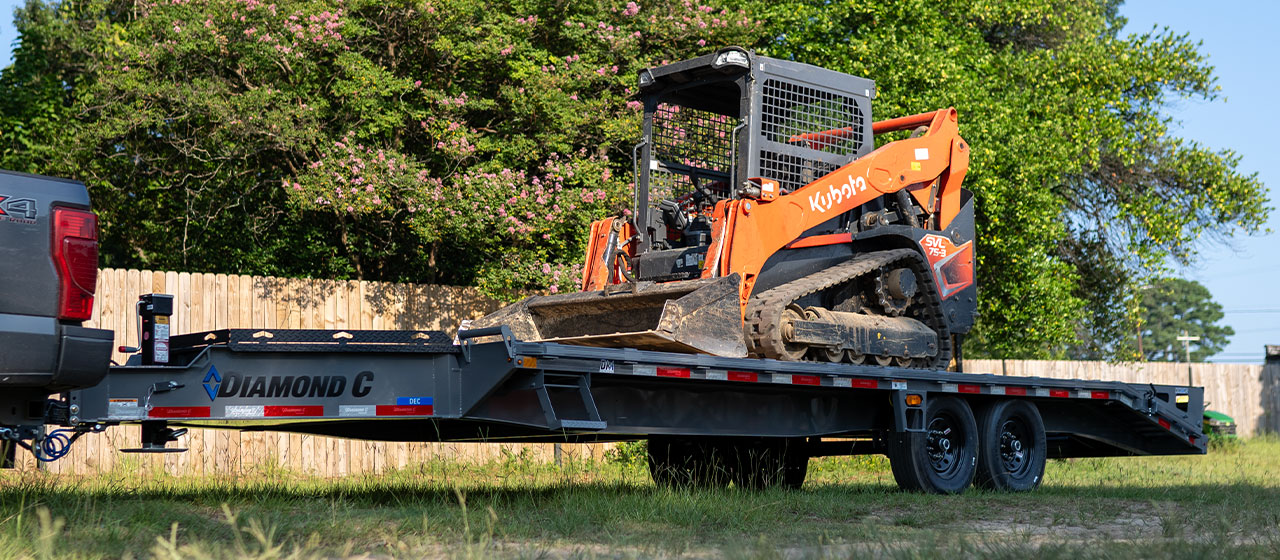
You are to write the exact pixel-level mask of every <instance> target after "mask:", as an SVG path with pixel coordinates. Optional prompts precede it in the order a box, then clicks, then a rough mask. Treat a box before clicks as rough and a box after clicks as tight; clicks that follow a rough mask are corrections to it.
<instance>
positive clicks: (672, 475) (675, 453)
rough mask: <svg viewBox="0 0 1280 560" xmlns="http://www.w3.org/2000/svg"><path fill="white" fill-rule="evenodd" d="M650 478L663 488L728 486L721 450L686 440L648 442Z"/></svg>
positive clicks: (673, 439)
mask: <svg viewBox="0 0 1280 560" xmlns="http://www.w3.org/2000/svg"><path fill="white" fill-rule="evenodd" d="M648 447H649V450H648V455H649V476H651V477H653V482H654V484H657V485H658V486H664V487H669V488H670V487H700V488H718V487H724V486H727V485H728V484H729V478H730V473H729V470H728V468H727V465H726V464H725V463H726V462H725V456H726V450H725V449H724V448H723V446H718V445H714V444H712V443H710V442H706V441H698V440H690V439H687V438H672V437H655V438H649V445H648Z"/></svg>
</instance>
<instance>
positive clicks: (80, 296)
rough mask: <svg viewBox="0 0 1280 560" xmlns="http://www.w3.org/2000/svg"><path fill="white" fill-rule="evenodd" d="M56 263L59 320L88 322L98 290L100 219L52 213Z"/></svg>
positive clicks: (71, 212) (69, 210)
mask: <svg viewBox="0 0 1280 560" xmlns="http://www.w3.org/2000/svg"><path fill="white" fill-rule="evenodd" d="M53 262H54V264H55V265H56V266H57V267H58V318H59V319H67V320H72V321H85V320H88V319H89V317H90V316H91V315H93V294H94V292H95V291H96V290H97V289H98V218H97V216H94V215H93V212H90V211H88V210H77V209H75V208H55V209H54V210H53Z"/></svg>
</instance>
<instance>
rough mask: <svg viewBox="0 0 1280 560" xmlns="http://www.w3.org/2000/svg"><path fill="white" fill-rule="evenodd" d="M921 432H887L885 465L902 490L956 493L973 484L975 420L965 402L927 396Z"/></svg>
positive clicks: (976, 431) (950, 398)
mask: <svg viewBox="0 0 1280 560" xmlns="http://www.w3.org/2000/svg"><path fill="white" fill-rule="evenodd" d="M924 425H925V431H924V432H923V433H922V432H907V433H901V434H899V433H895V434H891V436H890V438H889V442H888V443H889V446H888V455H889V464H890V466H891V467H892V470H893V478H894V480H896V481H897V482H898V486H899V487H900V488H902V489H903V490H907V491H913V492H926V493H929V494H959V493H961V492H964V491H965V489H967V488H968V487H969V485H970V484H972V483H973V480H974V476H975V475H976V473H977V463H978V423H977V421H976V420H975V419H974V417H973V410H971V409H970V408H969V404H968V403H966V402H965V401H963V400H961V399H958V398H955V397H935V398H932V399H929V401H928V402H927V403H926V404H925V410H924Z"/></svg>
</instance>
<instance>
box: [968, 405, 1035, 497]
mask: <svg viewBox="0 0 1280 560" xmlns="http://www.w3.org/2000/svg"><path fill="white" fill-rule="evenodd" d="M978 426H979V429H980V430H981V438H980V441H981V445H982V447H981V449H980V450H979V452H978V474H977V479H976V480H975V483H976V484H977V485H978V486H980V487H983V488H990V489H993V490H1007V491H1011V492H1025V491H1028V490H1034V489H1035V488H1036V487H1037V486H1039V485H1040V480H1041V479H1043V478H1044V465H1045V447H1046V445H1045V435H1044V420H1043V419H1042V418H1040V411H1039V410H1038V409H1036V406H1035V405H1034V404H1032V403H1029V402H1026V401H1015V400H1008V401H1000V402H997V403H995V404H993V405H991V406H990V407H988V408H987V409H986V410H983V411H982V412H981V414H980V420H979V423H978Z"/></svg>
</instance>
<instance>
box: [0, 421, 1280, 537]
mask: <svg viewBox="0 0 1280 560" xmlns="http://www.w3.org/2000/svg"><path fill="white" fill-rule="evenodd" d="M366 555H370V556H373V557H412V558H417V557H423V556H436V557H438V556H443V557H460V558H473V557H517V558H524V557H529V558H579V557H584V558H594V557H607V558H631V557H641V558H645V557H670V556H678V555H694V556H698V557H712V558H718V557H732V558H738V557H751V558H845V557H849V558H860V557H868V556H871V557H886V558H933V557H939V556H946V557H965V558H969V557H991V558H1006V557H1008V558H1019V559H1025V558H1028V557H1037V558H1064V559H1071V560H1078V559H1081V558H1133V557H1137V558H1144V557H1150V558H1162V557H1174V556H1176V557H1178V558H1180V559H1183V558H1223V557H1245V558H1253V557H1256V558H1275V557H1280V440H1277V439H1255V440H1251V441H1247V442H1245V443H1243V444H1241V445H1236V446H1232V447H1229V448H1223V449H1221V450H1215V452H1212V453H1211V454H1210V455H1208V456H1195V457H1151V458H1119V459H1079V460H1064V461H1053V462H1051V464H1050V465H1049V468H1048V471H1047V472H1046V475H1045V485H1044V487H1043V488H1041V489H1040V490H1038V491H1036V492H1033V493H1029V494H1002V493H992V492H980V491H971V492H969V493H967V494H965V495H963V496H950V497H946V496H925V495H918V494H908V493H903V492H899V491H897V490H896V487H895V486H894V484H893V478H892V475H891V474H890V473H889V471H888V464H887V462H886V461H884V460H883V458H881V457H878V456H868V457H848V458H828V459H817V460H814V461H813V462H812V463H811V466H810V478H809V481H808V482H807V483H806V484H805V487H804V489H803V490H800V491H784V490H770V491H764V492H748V491H739V490H737V489H734V488H730V489H725V490H696V491H672V490H666V489H659V488H656V487H654V486H653V484H652V483H651V482H650V481H649V478H648V475H647V473H646V472H644V471H643V469H642V468H641V466H640V465H639V464H637V463H636V462H634V461H632V462H625V461H614V462H611V463H605V464H596V463H582V462H573V463H567V464H564V465H561V466H555V465H549V464H540V463H536V462H533V461H530V460H528V459H526V458H521V457H519V456H515V457H511V458H508V459H507V460H505V461H499V462H494V463H490V464H484V465H468V464H451V463H445V462H434V463H429V464H424V465H418V466H416V467H415V468H412V469H407V470H403V471H398V472H395V473H391V474H386V475H382V476H368V477H351V478H345V479H329V480H326V479H315V478H308V477H303V476H295V475H291V474H289V473H285V472H280V471H264V472H262V473H260V474H257V475H254V476H252V477H246V478H241V479H239V480H232V479H217V478H203V479H192V478H171V477H166V476H155V475H141V474H138V473H137V472H136V470H135V471H131V470H130V469H129V467H128V466H127V463H126V466H125V467H123V468H121V469H120V470H118V471H116V472H113V473H110V474H107V475H101V476H94V477H89V478H83V479H75V478H70V477H55V476H48V475H44V474H42V473H4V474H0V558H15V557H17V558H22V557H33V558H59V559H74V558H101V557H108V558H112V557H159V558H242V557H257V558H295V557H296V558H313V557H316V558H335V557H337V558H345V557H351V556H356V557H367V556H366Z"/></svg>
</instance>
